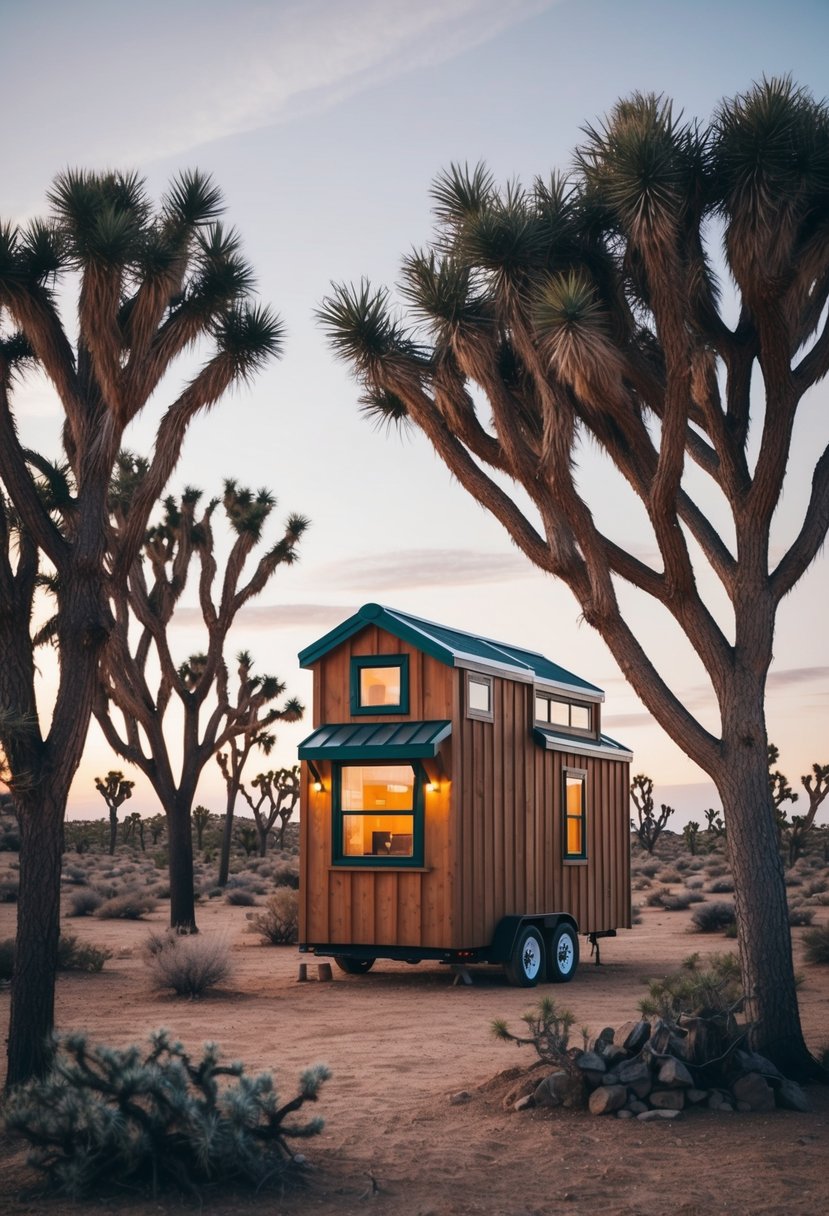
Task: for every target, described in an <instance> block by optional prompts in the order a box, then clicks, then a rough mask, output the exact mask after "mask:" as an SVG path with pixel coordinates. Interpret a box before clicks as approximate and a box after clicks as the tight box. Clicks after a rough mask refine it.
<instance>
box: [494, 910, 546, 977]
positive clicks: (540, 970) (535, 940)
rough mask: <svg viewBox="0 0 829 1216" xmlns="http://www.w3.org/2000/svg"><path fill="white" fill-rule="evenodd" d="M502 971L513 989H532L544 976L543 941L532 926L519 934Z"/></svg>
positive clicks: (526, 927) (528, 926) (526, 926)
mask: <svg viewBox="0 0 829 1216" xmlns="http://www.w3.org/2000/svg"><path fill="white" fill-rule="evenodd" d="M504 971H505V972H506V976H507V979H508V980H509V982H510V983H511V984H512V986H513V987H514V988H534V987H535V986H536V984H537V983H538V981H539V980H540V979H541V978H542V976H543V975H544V940H543V938H542V936H541V934H540V933H539V932H538V930H537V929H536V928H535V926H534V925H525V926H524V928H523V929H521V931H520V932H519V934H518V937H517V938H516V941H515V945H514V947H513V950H512V954H511V955H510V959H509V962H506V963H504Z"/></svg>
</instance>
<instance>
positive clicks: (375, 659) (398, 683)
mask: <svg viewBox="0 0 829 1216" xmlns="http://www.w3.org/2000/svg"><path fill="white" fill-rule="evenodd" d="M408 712H409V656H408V655H406V654H397V655H387V654H384V655H355V656H354V657H353V658H352V660H351V713H352V715H359V714H407V713H408Z"/></svg>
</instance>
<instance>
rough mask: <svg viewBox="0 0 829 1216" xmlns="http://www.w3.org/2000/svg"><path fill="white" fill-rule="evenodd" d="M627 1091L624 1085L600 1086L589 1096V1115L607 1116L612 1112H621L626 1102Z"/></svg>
mask: <svg viewBox="0 0 829 1216" xmlns="http://www.w3.org/2000/svg"><path fill="white" fill-rule="evenodd" d="M627 1096H628V1091H627V1090H626V1089H625V1087H624V1085H600V1086H599V1088H598V1089H594V1090H593V1092H592V1094H591V1095H590V1100H589V1103H588V1105H589V1107H590V1113H591V1115H609V1114H611V1113H612V1112H613V1111H614V1110H621V1109H622V1107H623V1106H624V1104H625V1102H626V1101H627Z"/></svg>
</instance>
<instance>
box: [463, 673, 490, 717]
mask: <svg viewBox="0 0 829 1216" xmlns="http://www.w3.org/2000/svg"><path fill="white" fill-rule="evenodd" d="M466 716H467V718H478V719H479V720H480V721H483V722H491V721H492V720H493V712H492V676H482V675H480V674H479V673H478V672H477V671H468V672H467V673H466Z"/></svg>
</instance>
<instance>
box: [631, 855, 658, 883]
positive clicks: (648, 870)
mask: <svg viewBox="0 0 829 1216" xmlns="http://www.w3.org/2000/svg"><path fill="white" fill-rule="evenodd" d="M661 865H662V863H661V862H659V861H654V860H652V859H651V860H650V861H643V862H641V863H640V864H639V865H637V866H636V867H635V868H636V872H637V874H644V875H645V877H646V878H655V877H656V875H657V873H658V872H659V870H660V868H661Z"/></svg>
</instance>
